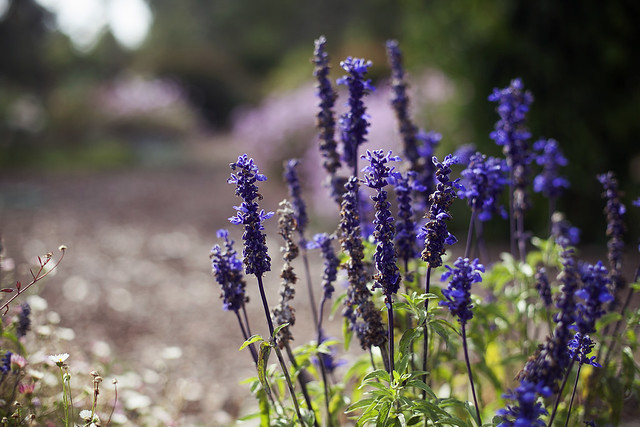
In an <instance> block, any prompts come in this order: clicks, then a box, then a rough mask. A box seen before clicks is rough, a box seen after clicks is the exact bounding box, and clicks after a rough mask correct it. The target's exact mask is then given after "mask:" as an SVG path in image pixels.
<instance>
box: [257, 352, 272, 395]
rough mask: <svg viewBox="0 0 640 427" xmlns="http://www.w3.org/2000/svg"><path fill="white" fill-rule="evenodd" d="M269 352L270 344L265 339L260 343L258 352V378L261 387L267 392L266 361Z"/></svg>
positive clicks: (268, 391)
mask: <svg viewBox="0 0 640 427" xmlns="http://www.w3.org/2000/svg"><path fill="white" fill-rule="evenodd" d="M270 354H271V345H270V344H269V343H267V342H265V341H262V344H260V352H259V354H258V379H259V380H260V384H262V388H264V389H265V390H266V391H267V393H270V389H269V383H267V363H268V362H269V355H270Z"/></svg>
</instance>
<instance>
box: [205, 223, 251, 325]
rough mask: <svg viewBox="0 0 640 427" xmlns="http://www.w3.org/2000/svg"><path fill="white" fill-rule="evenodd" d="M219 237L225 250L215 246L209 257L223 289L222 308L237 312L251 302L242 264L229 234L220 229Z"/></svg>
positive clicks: (221, 296)
mask: <svg viewBox="0 0 640 427" xmlns="http://www.w3.org/2000/svg"><path fill="white" fill-rule="evenodd" d="M217 236H218V238H219V239H224V248H223V247H221V246H220V245H215V246H214V247H213V248H212V249H211V254H210V255H209V257H210V258H211V265H212V267H213V273H214V275H215V278H216V281H217V282H218V284H219V285H220V287H221V288H222V294H221V295H220V298H222V308H223V309H224V310H227V311H235V312H237V311H238V310H240V309H241V308H242V306H243V305H244V304H245V303H246V302H247V301H248V300H249V298H248V297H247V296H246V295H245V288H246V283H245V281H244V278H243V276H242V262H241V261H240V260H238V258H237V257H236V251H235V250H234V249H233V243H234V242H233V240H230V239H229V232H228V231H227V230H225V229H220V230H218V233H217Z"/></svg>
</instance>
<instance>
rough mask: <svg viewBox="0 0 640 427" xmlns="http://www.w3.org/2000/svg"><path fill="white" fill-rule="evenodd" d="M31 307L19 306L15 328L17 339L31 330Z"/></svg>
mask: <svg viewBox="0 0 640 427" xmlns="http://www.w3.org/2000/svg"><path fill="white" fill-rule="evenodd" d="M30 314H31V306H29V303H26V302H25V303H23V304H20V313H19V315H18V327H17V328H16V335H17V337H18V338H22V337H24V336H25V335H26V334H27V332H28V331H29V329H30V328H31V319H30V318H29V315H30Z"/></svg>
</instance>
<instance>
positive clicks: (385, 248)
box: [362, 150, 400, 303]
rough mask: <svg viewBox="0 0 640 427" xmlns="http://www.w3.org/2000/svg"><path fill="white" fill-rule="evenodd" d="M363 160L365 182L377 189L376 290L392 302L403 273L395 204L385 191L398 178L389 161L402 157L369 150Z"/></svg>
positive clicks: (375, 234) (375, 208) (375, 221)
mask: <svg viewBox="0 0 640 427" xmlns="http://www.w3.org/2000/svg"><path fill="white" fill-rule="evenodd" d="M362 159H364V160H367V161H369V165H368V166H366V167H364V168H363V169H362V170H363V171H364V172H365V176H364V182H365V185H367V186H368V187H370V188H373V189H375V190H376V194H375V195H374V196H371V199H372V200H373V201H374V202H375V206H374V210H375V212H376V213H375V219H374V220H373V224H374V226H375V230H374V232H373V237H374V238H375V240H376V243H377V246H376V252H375V254H374V256H373V258H374V261H375V264H376V269H377V270H378V274H376V275H375V276H374V279H375V283H374V285H373V287H374V288H382V290H383V293H384V294H385V296H386V297H387V298H388V302H389V303H390V299H389V298H390V297H391V295H393V294H395V293H396V292H398V289H399V288H400V273H399V269H398V266H397V263H396V260H397V254H396V250H395V247H394V245H393V240H394V237H395V226H394V219H393V216H392V215H391V211H390V210H389V208H390V207H391V203H389V202H388V201H387V192H386V191H385V190H383V188H384V187H385V186H386V185H387V184H388V180H389V179H392V178H395V177H396V176H397V175H398V173H397V172H393V169H394V168H393V167H390V166H387V163H388V162H394V161H399V160H400V159H399V158H398V157H392V156H391V152H389V153H387V154H386V155H385V154H384V152H383V151H382V150H376V151H373V152H371V151H368V150H367V154H366V156H362Z"/></svg>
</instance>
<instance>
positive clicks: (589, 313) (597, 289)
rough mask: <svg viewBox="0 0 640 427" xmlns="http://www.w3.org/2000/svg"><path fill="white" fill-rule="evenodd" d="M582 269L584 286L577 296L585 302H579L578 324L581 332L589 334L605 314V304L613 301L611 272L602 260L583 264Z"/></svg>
mask: <svg viewBox="0 0 640 427" xmlns="http://www.w3.org/2000/svg"><path fill="white" fill-rule="evenodd" d="M581 270H582V271H581V274H580V275H581V279H582V283H583V287H582V289H580V290H578V291H577V292H576V296H577V297H578V298H581V299H583V300H584V302H579V303H578V304H577V313H578V316H577V319H576V326H577V327H578V331H579V332H581V333H582V334H583V335H587V334H592V333H594V332H595V331H596V320H598V319H599V318H600V317H602V315H603V314H605V310H604V308H603V306H604V305H605V304H607V303H608V302H611V301H613V295H611V293H610V292H609V283H610V280H609V272H608V271H607V268H606V267H605V266H604V265H602V262H600V261H598V262H597V263H596V264H594V265H591V264H589V265H586V266H583V268H582V269H581Z"/></svg>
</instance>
